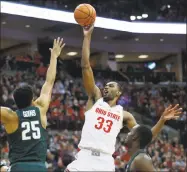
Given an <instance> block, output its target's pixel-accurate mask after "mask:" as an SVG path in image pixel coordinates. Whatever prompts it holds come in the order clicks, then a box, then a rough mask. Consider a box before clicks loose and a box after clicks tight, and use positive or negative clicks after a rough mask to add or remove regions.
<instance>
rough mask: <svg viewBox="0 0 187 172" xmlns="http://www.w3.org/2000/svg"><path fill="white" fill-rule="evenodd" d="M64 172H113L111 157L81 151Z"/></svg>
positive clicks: (113, 166) (95, 152)
mask: <svg viewBox="0 0 187 172" xmlns="http://www.w3.org/2000/svg"><path fill="white" fill-rule="evenodd" d="M65 171H69V172H72V171H108V172H109V171H110V172H114V171H115V165H114V159H113V157H112V155H109V154H105V153H101V152H97V151H91V150H87V149H81V150H80V151H79V152H78V153H77V155H76V160H75V161H73V162H72V163H71V164H69V165H68V166H67V169H66V170H65Z"/></svg>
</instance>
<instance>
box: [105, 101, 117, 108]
mask: <svg viewBox="0 0 187 172" xmlns="http://www.w3.org/2000/svg"><path fill="white" fill-rule="evenodd" d="M107 103H108V104H109V105H110V107H112V106H116V100H109V101H107Z"/></svg>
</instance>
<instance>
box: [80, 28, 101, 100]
mask: <svg viewBox="0 0 187 172" xmlns="http://www.w3.org/2000/svg"><path fill="white" fill-rule="evenodd" d="M93 27H94V26H92V27H91V28H90V29H89V30H84V40H83V46H82V59H81V67H82V77H83V84H84V87H85V90H86V93H87V95H88V97H89V98H94V99H95V100H97V99H99V98H100V97H101V92H100V90H99V88H98V87H97V86H96V85H95V80H94V75H93V71H92V68H91V66H90V42H91V33H92V31H93Z"/></svg>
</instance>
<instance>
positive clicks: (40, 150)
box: [8, 106, 47, 164]
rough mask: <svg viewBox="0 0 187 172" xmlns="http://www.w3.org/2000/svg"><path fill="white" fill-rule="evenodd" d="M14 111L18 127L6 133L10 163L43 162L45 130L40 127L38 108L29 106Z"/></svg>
mask: <svg viewBox="0 0 187 172" xmlns="http://www.w3.org/2000/svg"><path fill="white" fill-rule="evenodd" d="M16 113H17V115H18V118H19V125H18V129H17V130H16V131H15V132H13V133H11V134H8V142H9V149H10V151H9V159H10V163H11V164H13V163H15V162H23V161H24V162H27V161H39V162H45V160H46V152H47V140H46V138H47V132H46V130H45V129H44V128H43V127H42V124H41V117H40V110H39V108H38V107H34V106H30V107H28V108H25V109H21V110H17V111H16Z"/></svg>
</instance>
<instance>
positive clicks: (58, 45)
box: [49, 37, 65, 58]
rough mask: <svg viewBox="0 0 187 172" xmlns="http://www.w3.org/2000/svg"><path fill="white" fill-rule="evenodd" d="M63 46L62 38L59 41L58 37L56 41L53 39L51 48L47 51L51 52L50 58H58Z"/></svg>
mask: <svg viewBox="0 0 187 172" xmlns="http://www.w3.org/2000/svg"><path fill="white" fill-rule="evenodd" d="M64 46H65V43H63V38H61V39H60V37H58V39H54V42H53V48H50V49H49V50H50V51H51V56H53V57H55V58H58V57H59V55H60V53H61V51H62V49H63V48H64Z"/></svg>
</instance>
